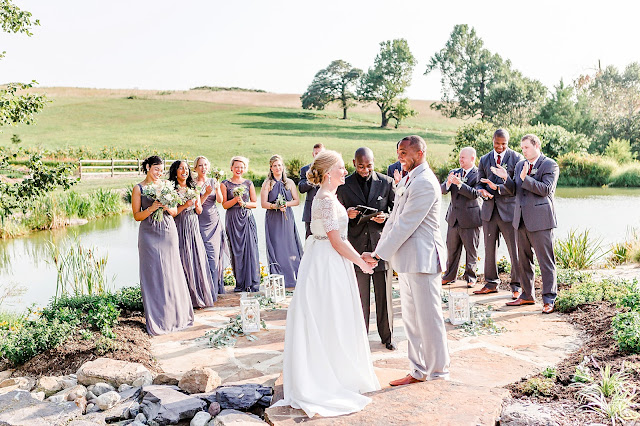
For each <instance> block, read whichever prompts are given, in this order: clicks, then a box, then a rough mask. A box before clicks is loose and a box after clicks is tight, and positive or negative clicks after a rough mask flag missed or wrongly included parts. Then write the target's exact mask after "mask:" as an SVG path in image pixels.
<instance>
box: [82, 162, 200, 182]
mask: <svg viewBox="0 0 640 426" xmlns="http://www.w3.org/2000/svg"><path fill="white" fill-rule="evenodd" d="M142 161H144V160H143V159H140V158H132V159H126V160H120V159H114V158H111V159H109V160H79V161H78V176H79V177H80V179H82V177H83V176H111V177H114V176H116V175H132V174H138V175H141V174H143V172H142V170H141V169H142ZM174 161H176V160H165V162H164V170H165V171H167V170H168V169H169V167H170V166H171V163H173V162H174ZM184 161H186V162H187V164H190V163H189V160H188V159H184Z"/></svg>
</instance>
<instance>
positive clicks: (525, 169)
mask: <svg viewBox="0 0 640 426" xmlns="http://www.w3.org/2000/svg"><path fill="white" fill-rule="evenodd" d="M528 174H529V162H528V161H525V162H524V165H523V166H522V170H520V180H524V178H526V177H527V175H528Z"/></svg>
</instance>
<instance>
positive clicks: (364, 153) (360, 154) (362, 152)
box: [353, 146, 373, 160]
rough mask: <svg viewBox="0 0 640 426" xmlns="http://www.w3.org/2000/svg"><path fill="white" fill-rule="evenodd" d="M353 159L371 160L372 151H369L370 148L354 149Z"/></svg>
mask: <svg viewBox="0 0 640 426" xmlns="http://www.w3.org/2000/svg"><path fill="white" fill-rule="evenodd" d="M353 158H355V159H356V160H357V159H358V158H368V159H370V160H373V151H371V148H367V147H366V146H363V147H360V148H358V149H356V153H355V154H354V156H353Z"/></svg>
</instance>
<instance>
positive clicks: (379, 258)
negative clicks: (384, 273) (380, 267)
mask: <svg viewBox="0 0 640 426" xmlns="http://www.w3.org/2000/svg"><path fill="white" fill-rule="evenodd" d="M371 257H373V258H374V259H376V260H382V258H381V257H380V256H378V253H376V252H373V253H371Z"/></svg>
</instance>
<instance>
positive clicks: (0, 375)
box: [0, 369, 13, 382]
mask: <svg viewBox="0 0 640 426" xmlns="http://www.w3.org/2000/svg"><path fill="white" fill-rule="evenodd" d="M12 374H13V370H12V369H8V370H3V371H0V382H2V381H3V380H6V379H8V378H9V377H11V375H12Z"/></svg>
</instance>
